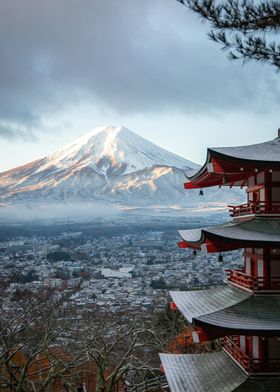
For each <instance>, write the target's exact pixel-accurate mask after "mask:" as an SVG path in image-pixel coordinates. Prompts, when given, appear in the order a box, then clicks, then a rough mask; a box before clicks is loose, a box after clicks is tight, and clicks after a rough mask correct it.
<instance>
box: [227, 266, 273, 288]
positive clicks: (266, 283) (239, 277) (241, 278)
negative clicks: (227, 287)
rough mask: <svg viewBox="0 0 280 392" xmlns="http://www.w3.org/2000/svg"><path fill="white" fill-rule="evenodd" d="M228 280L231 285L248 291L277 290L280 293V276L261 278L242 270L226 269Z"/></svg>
mask: <svg viewBox="0 0 280 392" xmlns="http://www.w3.org/2000/svg"><path fill="white" fill-rule="evenodd" d="M225 271H226V274H227V279H228V281H229V282H231V283H235V284H237V285H238V286H241V287H244V288H246V289H248V290H252V291H259V290H277V291H280V276H275V277H270V278H268V277H259V276H251V275H247V274H245V273H244V272H242V270H232V269H226V270H225Z"/></svg>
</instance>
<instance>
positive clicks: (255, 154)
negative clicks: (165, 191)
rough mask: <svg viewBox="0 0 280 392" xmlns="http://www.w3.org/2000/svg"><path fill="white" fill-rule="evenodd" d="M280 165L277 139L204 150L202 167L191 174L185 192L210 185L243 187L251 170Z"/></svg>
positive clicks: (279, 145) (253, 171)
mask: <svg viewBox="0 0 280 392" xmlns="http://www.w3.org/2000/svg"><path fill="white" fill-rule="evenodd" d="M279 164H280V137H277V138H276V139H274V140H270V141H268V142H265V143H259V144H252V145H248V146H238V147H213V148H208V150H207V158H206V162H205V164H204V165H203V166H202V167H201V168H200V169H199V170H198V171H196V172H195V171H193V172H192V173H191V175H190V176H188V179H189V180H190V182H188V183H186V184H185V188H186V189H195V188H200V187H208V186H214V185H228V186H234V185H238V186H244V185H246V181H247V179H248V177H249V176H251V175H253V174H254V173H255V171H259V170H264V169H266V168H267V169H272V170H273V169H276V170H278V171H279Z"/></svg>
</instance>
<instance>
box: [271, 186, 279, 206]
mask: <svg viewBox="0 0 280 392" xmlns="http://www.w3.org/2000/svg"><path fill="white" fill-rule="evenodd" d="M272 202H280V187H277V188H276V187H274V186H273V187H272Z"/></svg>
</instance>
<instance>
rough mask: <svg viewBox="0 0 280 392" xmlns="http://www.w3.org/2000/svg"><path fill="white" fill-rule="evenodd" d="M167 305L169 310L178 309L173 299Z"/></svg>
mask: <svg viewBox="0 0 280 392" xmlns="http://www.w3.org/2000/svg"><path fill="white" fill-rule="evenodd" d="M169 307H170V309H171V310H178V308H177V305H176V304H175V302H173V301H171V302H170V303H169Z"/></svg>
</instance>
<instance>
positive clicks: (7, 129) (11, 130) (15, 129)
mask: <svg viewBox="0 0 280 392" xmlns="http://www.w3.org/2000/svg"><path fill="white" fill-rule="evenodd" d="M0 137H1V138H3V139H9V140H13V139H22V140H26V141H35V140H37V138H36V135H34V133H33V130H32V129H30V126H28V127H25V126H22V125H19V124H18V123H14V124H11V123H8V124H7V123H3V122H1V121H0Z"/></svg>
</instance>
